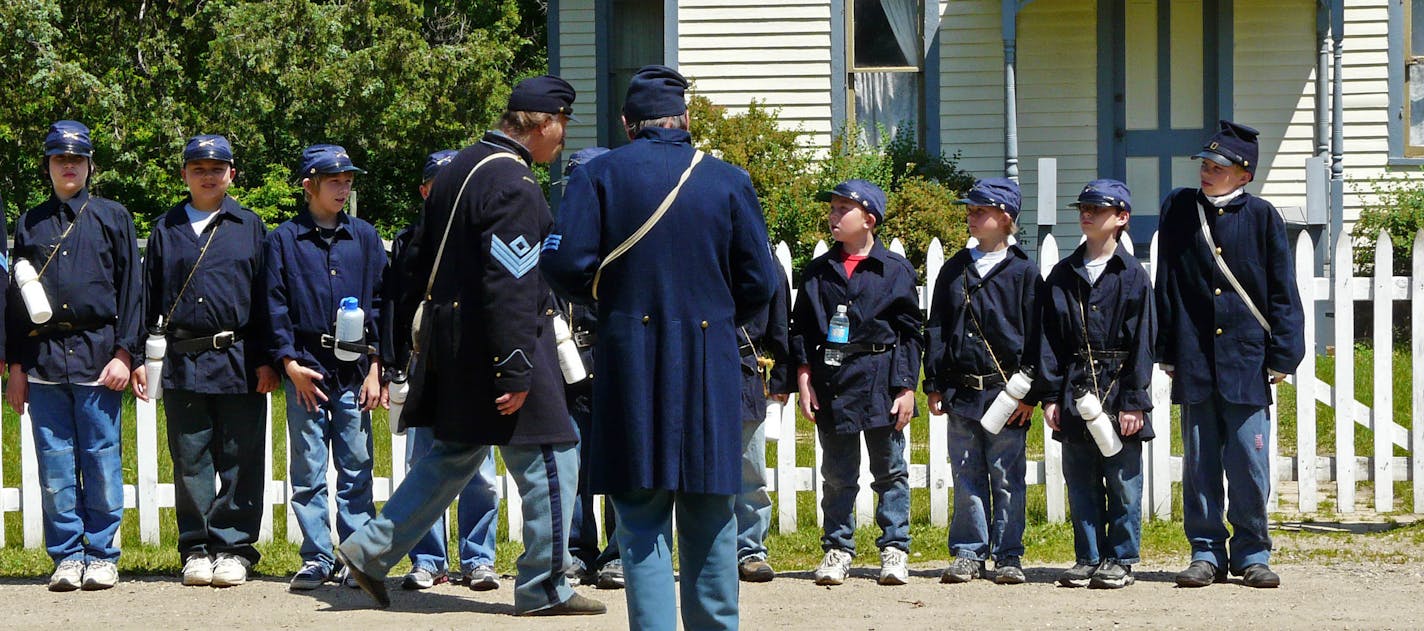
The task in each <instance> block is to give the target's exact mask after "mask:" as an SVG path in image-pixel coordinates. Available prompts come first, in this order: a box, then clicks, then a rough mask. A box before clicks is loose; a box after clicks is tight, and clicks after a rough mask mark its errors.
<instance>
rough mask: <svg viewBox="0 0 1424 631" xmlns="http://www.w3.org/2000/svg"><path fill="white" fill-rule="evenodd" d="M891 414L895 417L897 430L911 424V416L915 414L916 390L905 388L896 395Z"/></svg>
mask: <svg viewBox="0 0 1424 631" xmlns="http://www.w3.org/2000/svg"><path fill="white" fill-rule="evenodd" d="M890 414H891V415H892V416H894V417H895V431H897V432H898V431H900V430H902V429H905V426H906V425H909V424H910V418H912V417H913V416H914V415H915V391H914V390H911V389H909V388H905V389H904V390H901V391H900V394H897V395H895V403H894V404H892V405H891V406H890Z"/></svg>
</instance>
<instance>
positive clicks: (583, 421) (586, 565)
mask: <svg viewBox="0 0 1424 631" xmlns="http://www.w3.org/2000/svg"><path fill="white" fill-rule="evenodd" d="M605 153H608V149H607V148H605V147H588V148H586V149H580V150H578V151H575V152H574V155H572V156H569V160H568V165H567V167H566V168H565V169H564V177H563V179H561V180H560V181H559V182H558V184H560V185H563V186H567V185H568V182H569V178H570V177H572V176H573V174H574V172H575V171H577V170H578V169H580V168H582V167H583V165H584V164H587V163H588V161H589V160H592V159H594V158H597V157H599V156H601V155H603V154H605ZM575 203H576V204H577V203H578V202H577V200H575ZM555 304H556V305H557V307H558V309H559V310H560V311H562V312H563V314H564V317H566V318H568V321H569V329H570V331H571V332H572V333H573V340H574V344H575V345H576V346H578V349H579V357H580V359H582V360H583V365H584V367H585V369H587V370H588V371H589V372H588V378H587V379H584V380H583V381H580V382H578V383H566V384H565V385H564V398H565V399H567V400H568V403H569V415H571V416H573V417H574V424H575V425H576V426H577V427H578V430H579V484H578V496H579V497H578V503H576V504H574V517H573V522H571V524H570V526H569V554H571V555H573V559H574V563H573V566H572V567H571V568H569V572H570V575H569V580H574V579H575V578H579V579H582V581H583V582H584V584H589V583H592V584H593V585H595V586H597V587H598V588H599V589H622V588H624V587H625V586H626V585H627V583H626V581H625V579H624V577H623V561H622V560H621V559H619V557H618V535H617V534H616V533H617V521H618V520H617V517H615V516H614V512H613V502H612V501H608V502H605V503H604V510H603V520H604V531H605V532H606V533H607V534H608V543H607V544H605V545H604V546H603V549H602V550H599V548H598V520H597V519H596V517H595V515H594V501H593V499H594V493H593V488H592V487H591V486H590V485H589V463H590V462H592V460H593V458H592V456H591V455H590V454H589V451H588V450H589V443H590V441H589V440H588V439H587V436H588V435H589V432H590V431H591V430H592V427H593V344H594V341H595V339H596V338H597V329H598V312H597V309H596V307H594V306H590V305H580V304H575V303H572V302H569V301H567V300H563V299H560V298H558V297H557V296H556V297H555Z"/></svg>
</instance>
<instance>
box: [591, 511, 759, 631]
mask: <svg viewBox="0 0 1424 631" xmlns="http://www.w3.org/2000/svg"><path fill="white" fill-rule="evenodd" d="M609 497H610V498H612V499H613V505H614V507H615V509H616V510H617V512H618V547H619V553H620V555H621V557H622V559H623V573H624V576H625V577H626V578H627V581H628V590H627V598H628V627H629V628H630V629H633V630H634V631H642V630H644V629H657V630H662V629H676V628H677V617H678V616H677V598H676V597H675V596H676V592H675V591H674V589H673V574H672V517H673V512H674V511H676V512H677V552H678V559H679V561H680V563H679V572H678V574H679V575H680V580H678V581H677V583H678V585H677V592H681V595H682V625H683V627H684V628H687V629H697V630H698V631H702V630H710V629H736V628H737V622H738V620H737V616H738V611H739V610H738V608H737V590H738V585H737V520H736V516H735V514H734V513H733V509H732V503H733V496H731V495H709V494H702V493H678V492H676V491H667V490H652V489H642V490H638V491H628V492H624V493H615V494H613V495H610V496H609Z"/></svg>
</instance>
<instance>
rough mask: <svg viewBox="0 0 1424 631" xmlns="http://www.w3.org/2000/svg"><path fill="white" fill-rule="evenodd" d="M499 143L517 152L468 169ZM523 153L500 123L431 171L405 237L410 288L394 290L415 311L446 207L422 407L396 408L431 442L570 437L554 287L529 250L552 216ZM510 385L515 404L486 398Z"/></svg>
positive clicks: (502, 149) (538, 441) (534, 250)
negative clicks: (417, 226)
mask: <svg viewBox="0 0 1424 631" xmlns="http://www.w3.org/2000/svg"><path fill="white" fill-rule="evenodd" d="M497 152H498V153H504V154H510V155H513V156H515V157H516V158H517V160H516V159H505V158H497V159H494V160H491V161H489V162H488V163H486V164H485V165H484V166H483V167H480V169H479V170H478V171H476V172H475V173H474V175H473V176H471V175H470V172H471V170H472V169H474V168H475V165H477V164H479V162H480V161H481V160H483V159H485V158H487V157H489V156H491V155H493V154H495V153H497ZM530 162H532V158H531V156H530V154H529V151H528V150H527V149H525V148H524V147H523V146H522V145H520V144H519V143H518V142H516V141H514V140H513V139H511V138H509V137H508V136H505V135H504V134H500V133H498V132H488V133H486V134H485V136H484V138H483V139H482V140H481V141H480V142H478V143H475V144H473V145H471V146H469V147H466V148H464V149H462V150H461V151H460V153H458V154H456V156H455V157H454V159H452V160H451V161H450V163H449V164H448V165H446V167H445V168H444V169H441V171H440V174H439V175H437V176H436V177H435V183H434V185H433V187H432V188H431V190H430V197H429V198H427V199H426V200H425V211H424V213H423V214H422V216H421V222H420V223H421V226H422V229H421V230H420V231H419V233H418V236H416V237H415V240H413V241H412V242H411V245H410V248H411V253H410V255H409V257H410V258H409V259H408V261H409V263H408V264H409V266H410V270H409V274H408V275H407V276H408V280H407V282H408V284H409V289H407V290H406V291H403V292H402V295H403V296H404V298H403V302H404V303H405V304H404V306H403V308H407V309H409V310H410V313H412V314H413V313H414V312H415V306H416V305H417V304H418V303H419V301H420V299H421V298H423V297H424V296H422V295H421V294H422V293H423V292H424V291H425V286H426V284H427V283H428V282H429V280H430V271H431V269H432V268H433V267H434V265H435V255H436V252H437V251H438V250H439V248H440V240H441V237H442V236H443V235H444V232H445V226H446V224H447V223H448V222H449V220H450V218H451V216H452V213H453V215H454V224H453V226H452V227H451V229H450V238H449V241H448V243H447V245H446V247H445V254H444V255H443V257H442V258H441V260H440V269H439V273H438V274H437V276H436V279H435V286H434V288H433V289H432V290H431V296H432V300H433V301H434V302H436V303H439V304H441V305H447V306H448V307H449V308H446V307H442V308H441V309H438V310H434V311H436V312H437V313H441V314H445V315H442V316H441V317H440V318H438V320H439V321H438V322H435V323H433V324H432V336H433V339H432V341H431V343H430V346H431V348H430V349H429V350H428V352H427V353H426V355H425V359H426V360H427V361H429V362H430V363H429V364H428V365H429V367H430V373H431V374H430V376H429V377H428V378H427V382H426V383H427V387H428V388H430V390H428V391H427V392H426V394H425V396H424V397H423V401H424V405H423V406H422V407H421V408H420V409H418V410H406V412H405V413H406V414H409V416H408V417H406V418H409V419H410V421H409V424H411V425H412V426H430V427H433V428H434V430H435V436H436V437H437V438H439V439H441V440H448V441H456V442H461V443H471V444H480V445H546V444H556V443H572V442H575V441H576V440H578V434H577V433H576V432H575V429H574V425H573V422H572V421H571V420H570V419H569V412H568V407H567V406H566V405H565V403H564V386H563V384H564V378H563V375H562V374H561V373H560V372H559V362H558V358H557V356H556V354H555V348H554V326H553V323H552V321H551V320H550V316H552V315H554V299H553V294H552V293H551V292H550V291H549V286H548V285H546V284H545V283H544V280H543V278H542V277H541V276H540V275H539V270H538V262H539V248H540V245H541V244H542V243H543V242H544V237H545V236H547V235H548V234H549V228H550V227H551V226H552V225H553V222H554V220H553V217H552V216H550V214H549V204H548V202H547V201H546V200H545V199H544V191H543V189H541V188H540V187H539V184H538V183H537V182H535V180H534V176H533V173H531V172H530V170H529V167H528V166H527V165H528V164H529V163H530ZM467 179H468V182H469V183H468V185H466V184H465V182H466V180H467ZM462 187H463V188H465V192H464V195H463V197H461V198H460V203H459V205H458V206H456V204H455V201H456V200H455V198H456V196H457V195H459V192H460V189H461V188H462ZM432 319H437V318H432ZM510 392H528V393H529V395H528V397H527V398H525V400H524V406H523V407H521V408H520V409H519V410H518V411H517V412H515V413H514V414H510V415H507V416H506V415H501V414H500V413H499V412H498V410H497V409H496V408H495V399H496V398H498V397H500V396H502V395H504V394H505V393H510Z"/></svg>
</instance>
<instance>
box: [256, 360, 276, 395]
mask: <svg viewBox="0 0 1424 631" xmlns="http://www.w3.org/2000/svg"><path fill="white" fill-rule="evenodd" d="M281 385H282V378H281V377H278V376H277V371H275V370H273V369H272V367H271V366H268V365H267V364H262V365H261V366H258V367H257V394H267V393H269V392H276V390H277V388H278V387H279V386H281Z"/></svg>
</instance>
